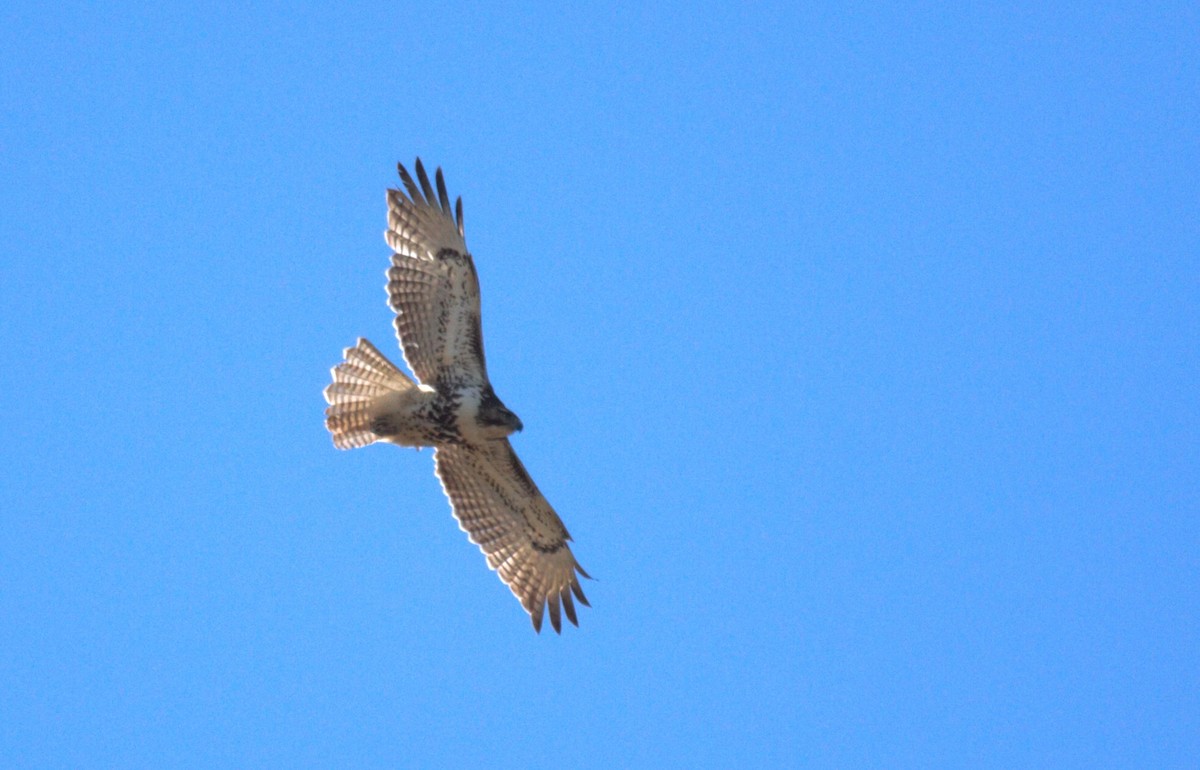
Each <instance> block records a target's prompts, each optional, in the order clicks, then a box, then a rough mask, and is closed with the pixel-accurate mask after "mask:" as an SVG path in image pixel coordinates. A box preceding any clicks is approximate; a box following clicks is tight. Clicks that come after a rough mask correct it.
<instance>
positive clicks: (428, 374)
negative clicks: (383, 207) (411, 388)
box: [384, 158, 487, 387]
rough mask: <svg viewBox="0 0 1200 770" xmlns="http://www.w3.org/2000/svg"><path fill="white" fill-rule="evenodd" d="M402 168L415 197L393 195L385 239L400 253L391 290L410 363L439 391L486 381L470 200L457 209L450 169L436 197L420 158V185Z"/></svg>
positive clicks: (389, 196) (391, 302) (395, 256)
mask: <svg viewBox="0 0 1200 770" xmlns="http://www.w3.org/2000/svg"><path fill="white" fill-rule="evenodd" d="M399 170H400V181H402V182H403V183H404V187H405V190H407V192H408V194H407V195H405V193H404V192H402V191H400V190H388V191H387V199H388V229H387V232H385V233H384V238H385V239H386V240H387V243H388V246H390V247H391V248H392V251H393V252H395V253H394V254H392V266H391V268H389V269H388V271H387V277H388V283H387V293H388V305H389V306H390V307H391V308H392V310H393V311H395V313H396V320H395V326H396V336H397V337H398V338H399V339H400V347H401V349H402V350H403V351H404V360H405V361H406V362H407V363H408V366H409V368H410V369H412V371H413V374H415V375H417V379H419V380H420V381H421V382H422V384H425V385H430V386H432V387H437V385H438V383H439V382H447V383H454V384H457V385H461V384H465V383H486V382H487V367H486V366H485V364H484V359H483V330H482V327H481V325H480V321H479V277H478V276H477V275H476V273H475V263H474V261H473V260H472V259H471V255H470V254H469V253H468V252H467V243H466V239H465V237H464V235H463V218H462V198H459V199H458V202H457V204H456V205H455V208H454V209H453V211H452V210H451V208H450V196H448V195H447V194H446V182H445V179H444V178H443V177H442V170H441V169H440V168H439V169H438V170H437V174H436V179H437V193H436V195H435V194H434V191H433V187H432V185H430V184H429V176H428V175H427V174H426V173H425V167H424V166H422V165H421V160H420V159H419V158H418V159H417V163H416V172H417V181H413V178H412V177H411V176H410V175H409V173H408V171H407V169H405V168H404V166H403V165H400V166H399Z"/></svg>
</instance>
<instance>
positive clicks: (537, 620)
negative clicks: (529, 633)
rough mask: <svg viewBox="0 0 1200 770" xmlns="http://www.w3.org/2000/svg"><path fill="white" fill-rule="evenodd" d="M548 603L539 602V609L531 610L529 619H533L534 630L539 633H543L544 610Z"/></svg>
mask: <svg viewBox="0 0 1200 770" xmlns="http://www.w3.org/2000/svg"><path fill="white" fill-rule="evenodd" d="M545 609H546V605H544V604H539V605H538V606H537V609H533V610H530V611H529V619H530V620H531V621H533V630H534V631H537V632H538V633H539V634H540V633H542V612H543V611H545Z"/></svg>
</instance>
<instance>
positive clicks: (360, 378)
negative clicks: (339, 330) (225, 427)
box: [325, 158, 590, 633]
mask: <svg viewBox="0 0 1200 770" xmlns="http://www.w3.org/2000/svg"><path fill="white" fill-rule="evenodd" d="M398 168H399V171H400V181H401V182H403V184H404V189H405V191H406V192H407V194H405V192H402V191H400V190H394V189H389V190H388V191H387V203H388V228H387V230H386V231H385V233H384V238H385V240H386V241H387V243H388V246H390V247H391V249H392V251H393V252H394V253H393V254H392V266H391V267H390V268H388V271H387V278H388V282H387V287H386V288H387V294H388V306H389V307H390V308H391V309H392V311H393V312H394V313H395V314H396V318H395V321H394V322H393V324H394V326H395V327H396V336H397V337H398V338H399V340H400V348H401V350H402V351H403V354H404V361H405V363H406V364H408V368H409V369H411V370H412V373H413V374H414V375H416V380H417V381H416V382H414V381H413V380H412V379H411V378H409V377H408V375H406V374H405V373H404V372H403V371H401V370H400V369H399V368H398V367H397V366H396V365H395V364H393V363H392V362H391V361H389V360H388V359H387V358H386V357H385V356H384V355H383V354H382V353H380V352H379V350H378V349H377V348H376V347H375V346H374V345H372V344H371V343H370V342H368V341H367V340H365V339H362V338H360V339H359V340H358V343H357V344H356V345H355V346H354V347H351V348H346V350H345V351H344V352H343V356H344V358H345V360H344V361H342V363H340V364H338V365H337V366H335V367H333V370H332V374H333V383H332V384H331V385H329V386H328V387H327V388H325V400H326V401H327V402H328V403H329V407H328V408H327V409H326V410H325V427H326V428H327V429H328V430H329V432H330V433H331V434H332V435H333V444H334V446H336V447H337V448H338V449H351V448H354V447H360V446H366V445H368V444H374V443H376V442H387V443H390V444H396V445H398V446H409V447H434V472H435V473H436V474H437V476H438V478H439V479H441V482H442V490H443V491H444V492H445V493H446V497H447V498H449V500H450V506H451V508H452V510H453V512H454V516H455V518H456V519H457V520H458V524H459V526H460V527H461V528H462V530H463V531H464V532H466V533H467V537H468V538H469V539H470V540H471V542H473V543H475V544H476V545H478V546H479V550H481V551H483V555H484V556H485V557H487V563H488V567H490V568H491V569H493V570H495V571H496V572H497V573H498V574H499V576H500V579H501V580H502V581H504V583H505V584H506V585H508V587H509V588H510V589H512V592H513V594H514V595H515V596H516V597H517V599H518V600H520V602H521V606H522V607H524V608H525V611H526V612H528V613H529V617H530V620H531V621H532V622H533V627H534V629H535V630H536V631H538V632H539V633H540V632H541V630H542V616H543V613H544V612H545V610H546V608H547V607H549V609H550V624H551V625H552V626H553V627H554V630H555V631H556V632H559V633H561V631H562V615H563V614H564V613H565V614H566V616H567V619H568V620H569V621H571V623H573V624H575V625H576V626H578V625H579V621H578V620H577V619H576V615H575V604H574V601H573V599H572V596H574V598H575V599H578V600H579V601H580V602H581V603H582V604H584V605H587V606H590V605H588V601H587V598H586V597H585V596H584V595H583V589H582V588H581V587H580V585H579V577H578V575H582V576H583V577H585V578H587V577H590V576H589V575H588V574H587V572H585V571H584V570H583V568H582V567H581V566H579V562H577V561H576V560H575V555H574V554H573V553H571V548H570V546H568V545H567V541H569V540H570V539H571V536H570V535H569V534H568V533H567V529H566V527H565V526H563V523H562V519H560V518H559V517H558V514H557V513H555V512H554V509H553V508H551V507H550V504H549V503H548V502H546V498H545V497H544V496H543V495H542V493H541V492H540V491H539V490H538V488H537V485H536V484H534V483H533V479H532V478H530V476H529V473H528V472H527V471H526V470H525V466H524V465H522V463H521V460H520V459H519V458H518V457H517V454H516V452H514V451H513V448H512V444H510V443H509V440H508V437H509V436H510V435H511V434H512V433H514V432H516V431H520V430H521V429H522V427H523V426H522V424H521V420H520V419H519V418H518V417H517V415H516V414H514V413H513V412H512V410H510V409H509V408H508V407H506V406H505V405H504V403H503V402H502V401H501V400H500V399H499V397H497V396H496V392H495V390H493V389H492V384H491V382H490V381H489V380H488V375H487V365H486V363H485V361H484V356H483V329H482V326H481V323H480V304H479V277H478V275H477V274H476V272H475V262H474V259H473V258H472V257H471V254H470V253H469V252H468V251H467V243H466V234H465V231H464V229H463V210H462V198H461V197H460V198H459V199H458V200H457V202H456V204H455V205H454V207H453V208H451V206H450V196H448V195H447V194H446V182H445V179H444V178H443V176H442V170H441V169H440V168H439V169H437V172H436V174H435V179H436V182H437V193H436V195H435V194H434V190H433V186H432V185H430V184H429V176H428V175H427V174H426V173H425V168H424V166H422V165H421V159H420V158H418V159H417V162H416V165H415V170H416V174H417V178H416V180H415V181H414V180H413V178H412V176H411V175H410V174H409V173H408V170H407V169H405V168H404V165H403V164H399V165H398Z"/></svg>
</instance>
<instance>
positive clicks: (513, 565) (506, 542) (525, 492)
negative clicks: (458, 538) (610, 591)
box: [434, 439, 590, 632]
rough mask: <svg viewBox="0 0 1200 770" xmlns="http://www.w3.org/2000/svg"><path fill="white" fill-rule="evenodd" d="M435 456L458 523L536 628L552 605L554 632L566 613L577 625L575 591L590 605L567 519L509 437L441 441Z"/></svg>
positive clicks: (551, 613)
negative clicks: (544, 493) (468, 441)
mask: <svg viewBox="0 0 1200 770" xmlns="http://www.w3.org/2000/svg"><path fill="white" fill-rule="evenodd" d="M434 460H435V461H436V470H437V475H438V478H440V479H441V480H442V489H444V490H445V492H446V496H447V497H449V498H450V505H451V506H452V507H453V508H454V516H455V518H457V519H458V523H459V526H460V527H462V529H463V531H465V532H466V533H467V536H468V537H470V539H471V542H473V543H475V544H476V545H478V546H479V550H481V551H483V554H484V555H485V556H486V557H487V562H488V566H489V567H491V568H492V569H494V570H496V572H497V573H499V575H500V579H501V580H503V581H504V582H505V584H507V585H508V587H509V588H511V589H512V592H513V594H514V595H515V596H516V597H517V599H519V600H520V601H521V605H522V606H523V607H524V608H525V611H526V612H528V613H529V617H530V619H532V620H533V627H534V628H535V629H536V630H537V631H539V632H540V631H541V630H542V613H543V612H544V611H545V608H546V606H547V605H549V607H550V624H551V625H552V626H554V630H555V631H559V632H561V630H562V615H561V613H562V612H564V611H565V612H566V615H567V619H568V620H570V621H571V622H572V623H574V624H575V625H576V626H578V625H579V621H578V620H577V619H576V617H575V604H574V601H573V600H572V598H571V596H572V594H574V596H575V598H576V599H578V600H579V601H580V602H582V603H583V604H584V605H585V606H590V605H588V601H587V598H586V597H584V595H583V589H582V588H580V586H579V578H578V577H577V576H576V573H579V574H580V575H583V576H584V577H589V575H588V574H587V573H586V572H584V570H583V568H582V567H580V566H579V562H577V561H575V555H574V554H572V553H571V549H570V548H569V547H568V546H567V541H568V540H570V539H571V536H570V535H569V534H567V529H566V527H564V526H563V523H562V519H560V518H558V514H556V513H555V512H554V509H553V508H551V507H550V504H549V503H548V502H546V498H545V497H543V496H542V493H541V492H539V491H538V488H537V486H536V485H535V484H534V483H533V479H531V478H529V473H528V472H526V470H525V466H524V465H522V464H521V461H520V459H518V457H517V454H516V452H514V451H513V448H512V445H511V444H510V443H508V439H503V440H500V441H488V442H486V444H467V445H464V444H456V445H446V446H439V447H438V448H437V452H436V453H435V455H434ZM560 602H561V605H562V606H561V610H560V607H559V605H560Z"/></svg>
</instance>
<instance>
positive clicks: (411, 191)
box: [396, 160, 421, 202]
mask: <svg viewBox="0 0 1200 770" xmlns="http://www.w3.org/2000/svg"><path fill="white" fill-rule="evenodd" d="M417 163H418V164H419V163H420V161H419V160H418V161H417ZM396 170H397V171H399V172H400V181H401V182H403V183H404V189H405V190H408V197H410V198H412V199H413V201H414V202H415V201H419V200H420V199H421V190H420V188H419V187H417V183H416V182H414V181H413V178H412V177H411V176H409V174H408V169H406V168H405V167H404V164H403V163H397V164H396Z"/></svg>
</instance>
